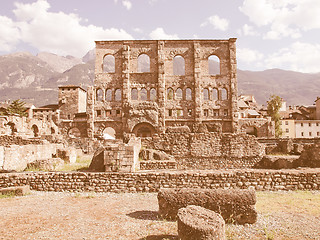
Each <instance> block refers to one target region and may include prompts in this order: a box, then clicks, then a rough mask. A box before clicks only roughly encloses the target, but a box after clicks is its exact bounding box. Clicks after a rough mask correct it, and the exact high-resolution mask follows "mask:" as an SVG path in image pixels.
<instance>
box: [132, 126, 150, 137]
mask: <svg viewBox="0 0 320 240" xmlns="http://www.w3.org/2000/svg"><path fill="white" fill-rule="evenodd" d="M132 132H133V133H134V134H135V135H136V136H137V137H151V136H152V135H153V134H154V132H155V129H154V127H153V126H152V125H151V124H150V123H138V124H137V125H136V126H135V127H134V128H133V130H132Z"/></svg>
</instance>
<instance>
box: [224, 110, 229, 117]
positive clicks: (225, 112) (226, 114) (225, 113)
mask: <svg viewBox="0 0 320 240" xmlns="http://www.w3.org/2000/svg"><path fill="white" fill-rule="evenodd" d="M223 116H225V117H226V116H228V109H224V110H223Z"/></svg>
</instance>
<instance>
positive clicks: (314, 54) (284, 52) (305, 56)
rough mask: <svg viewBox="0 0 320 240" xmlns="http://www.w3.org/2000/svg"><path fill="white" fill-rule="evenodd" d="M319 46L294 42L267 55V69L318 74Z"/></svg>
mask: <svg viewBox="0 0 320 240" xmlns="http://www.w3.org/2000/svg"><path fill="white" fill-rule="evenodd" d="M319 62H320V44H310V43H303V42H299V41H298V42H295V43H293V44H292V45H290V46H289V47H287V48H282V49H280V50H279V51H277V52H276V53H273V54H271V55H269V56H268V57H267V58H266V60H265V65H266V67H267V68H278V67H279V66H281V67H282V68H285V69H288V70H293V71H299V72H319Z"/></svg>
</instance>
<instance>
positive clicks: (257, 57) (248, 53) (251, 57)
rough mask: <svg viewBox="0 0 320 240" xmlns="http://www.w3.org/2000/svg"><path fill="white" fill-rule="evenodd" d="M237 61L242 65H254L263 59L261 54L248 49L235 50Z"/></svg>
mask: <svg viewBox="0 0 320 240" xmlns="http://www.w3.org/2000/svg"><path fill="white" fill-rule="evenodd" d="M237 59H238V60H239V61H242V62H244V63H254V62H258V61H261V60H262V59H263V54H262V53H260V52H259V51H256V50H252V49H249V48H237Z"/></svg>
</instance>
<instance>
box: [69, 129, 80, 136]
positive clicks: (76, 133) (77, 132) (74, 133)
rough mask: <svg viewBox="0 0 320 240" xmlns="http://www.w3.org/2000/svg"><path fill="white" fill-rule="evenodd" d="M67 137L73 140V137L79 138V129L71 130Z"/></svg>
mask: <svg viewBox="0 0 320 240" xmlns="http://www.w3.org/2000/svg"><path fill="white" fill-rule="evenodd" d="M68 135H69V137H72V138H75V137H80V136H81V132H80V130H79V128H76V127H74V128H71V129H70V130H69V132H68Z"/></svg>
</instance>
